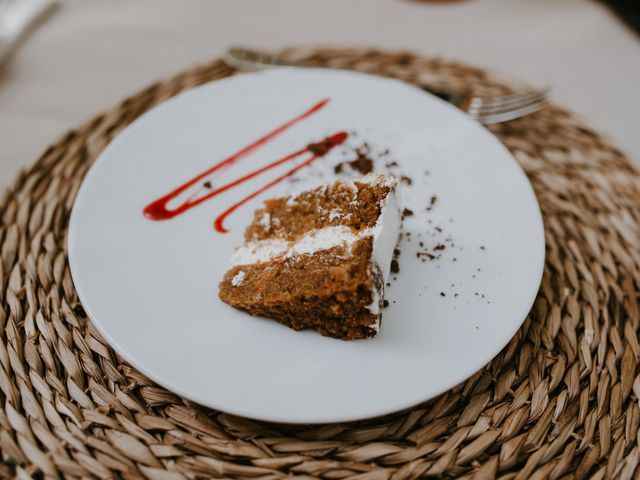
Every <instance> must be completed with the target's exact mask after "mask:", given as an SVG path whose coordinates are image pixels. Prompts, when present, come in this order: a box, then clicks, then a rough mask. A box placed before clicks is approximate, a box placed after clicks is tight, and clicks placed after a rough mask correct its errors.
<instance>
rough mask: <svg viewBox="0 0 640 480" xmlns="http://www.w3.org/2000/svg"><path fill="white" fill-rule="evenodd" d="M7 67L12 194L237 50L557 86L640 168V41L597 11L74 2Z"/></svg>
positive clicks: (2, 105) (588, 6) (391, 0)
mask: <svg viewBox="0 0 640 480" xmlns="http://www.w3.org/2000/svg"><path fill="white" fill-rule="evenodd" d="M61 3H62V7H61V8H60V9H59V10H58V11H57V12H56V13H55V14H54V15H53V17H51V18H50V19H49V20H48V21H47V22H46V23H45V24H44V26H42V27H41V28H40V29H39V30H37V31H36V33H35V34H34V35H33V36H32V37H30V38H29V39H28V41H27V42H26V44H25V45H23V47H22V48H21V49H20V50H19V51H18V52H17V55H16V56H15V57H14V58H13V59H12V61H11V62H10V63H9V64H8V65H7V66H6V67H5V68H4V69H3V70H0V188H4V187H5V186H6V185H8V184H9V183H10V182H11V180H12V178H13V177H14V175H15V174H16V173H17V172H18V170H19V168H21V167H22V166H25V165H27V164H29V163H30V162H31V161H33V160H34V159H35V158H36V157H37V156H38V155H39V154H40V153H41V151H42V150H43V149H44V148H46V146H47V145H48V144H49V143H51V142H52V141H54V140H55V139H56V138H57V137H58V136H59V135H60V134H61V133H63V132H64V131H65V130H67V129H68V128H70V127H73V126H75V125H77V124H79V123H80V122H82V121H83V120H85V119H87V118H88V117H89V116H91V115H92V114H93V113H96V112H97V111H98V110H100V109H103V108H105V107H109V106H111V105H113V104H114V103H115V102H117V101H119V100H121V99H122V98H123V97H124V96H125V95H128V94H130V93H132V92H134V91H135V90H137V89H139V88H141V87H144V86H145V85H147V84H149V83H150V82H152V81H154V80H157V79H160V78H162V77H166V76H169V75H171V74H173V73H175V72H177V71H178V70H180V69H184V68H186V67H189V66H191V65H193V64H194V63H198V62H201V61H204V60H207V59H209V58H211V57H213V56H214V55H217V54H219V53H221V52H223V51H224V49H225V47H226V46H228V45H231V44H238V43H239V44H245V45H253V46H258V47H263V48H270V47H279V46H285V45H297V44H303V45H313V44H325V45H369V46H378V47H385V48H408V49H412V50H415V51H418V52H422V53H425V54H428V55H444V56H447V57H451V58H456V59H460V60H464V61H467V62H471V63H474V64H476V65H479V66H484V67H488V68H490V69H495V70H498V71H503V72H507V73H510V74H513V75H515V76H518V77H521V78H523V79H527V80H529V81H531V82H533V83H535V84H549V85H551V86H552V87H553V100H554V101H556V102H557V103H559V104H561V105H564V106H567V107H569V108H570V109H572V110H574V111H575V112H578V113H579V114H580V115H582V116H583V117H584V118H586V120H587V121H588V123H589V124H591V125H592V126H593V127H595V128H596V129H598V130H600V131H601V132H603V133H606V134H607V135H609V136H610V137H611V138H612V139H613V141H614V142H615V143H616V144H617V145H618V146H619V147H621V148H622V149H623V150H625V151H626V152H627V153H628V154H629V155H630V156H631V158H633V159H634V160H635V161H637V162H640V127H639V125H640V121H639V119H638V117H639V114H640V93H639V92H640V41H639V39H638V37H637V36H636V35H635V34H634V33H633V32H632V31H631V30H629V29H627V28H626V27H625V26H624V25H623V24H622V23H621V22H620V21H619V20H618V19H617V18H616V17H614V16H613V15H612V14H611V13H610V12H609V11H608V10H607V9H606V8H604V7H602V6H601V5H600V4H597V3H595V2H591V1H587V0H561V1H558V0H466V1H460V2H441V3H425V2H420V1H411V0H317V1H311V0H228V1H222V0H218V1H215V0H189V1H186V0H110V1H98V0H64V1H62V2H61Z"/></svg>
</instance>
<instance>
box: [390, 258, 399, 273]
mask: <svg viewBox="0 0 640 480" xmlns="http://www.w3.org/2000/svg"><path fill="white" fill-rule="evenodd" d="M398 272H400V264H399V263H398V260H396V259H395V258H394V259H393V260H391V273H398Z"/></svg>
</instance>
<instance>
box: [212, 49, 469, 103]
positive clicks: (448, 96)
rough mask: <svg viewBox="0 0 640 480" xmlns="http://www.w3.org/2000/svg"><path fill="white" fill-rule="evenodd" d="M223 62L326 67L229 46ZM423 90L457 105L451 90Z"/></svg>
mask: <svg viewBox="0 0 640 480" xmlns="http://www.w3.org/2000/svg"><path fill="white" fill-rule="evenodd" d="M224 62H225V63H226V64H227V65H229V66H231V67H234V68H237V69H238V70H260V69H265V68H272V67H297V68H304V67H316V68H326V67H322V66H321V65H310V64H306V63H302V62H291V61H288V60H285V59H283V58H282V57H279V56H278V55H273V54H271V53H267V52H261V51H259V50H254V49H250V48H244V47H231V48H229V49H228V50H227V52H226V53H225V56H224ZM420 88H421V89H422V90H424V91H425V92H428V93H431V94H432V95H435V96H436V97H438V98H440V99H442V100H444V101H445V102H448V103H452V104H453V105H457V104H458V102H459V101H460V97H459V96H458V95H455V94H453V93H451V92H446V91H443V90H433V89H431V88H427V87H420Z"/></svg>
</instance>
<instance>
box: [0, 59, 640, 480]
mask: <svg viewBox="0 0 640 480" xmlns="http://www.w3.org/2000/svg"><path fill="white" fill-rule="evenodd" d="M285 53H286V55H288V56H289V57H290V58H291V59H298V60H306V61H309V62H312V63H317V64H322V65H330V66H334V67H348V68H353V69H357V70H362V71H369V72H375V73H379V74H384V75H390V76H393V77H398V78H401V79H404V80H408V81H411V82H414V83H417V84H419V85H422V86H428V87H431V88H436V89H448V90H454V91H458V92H474V93H477V94H495V93H501V92H504V91H507V90H508V89H509V86H508V85H506V84H504V83H501V82H500V81H499V80H496V79H495V78H493V77H492V76H491V75H489V74H488V73H486V72H485V71H483V70H481V69H477V68H472V67H469V66H465V65H461V64H459V63H455V62H451V61H445V60H442V59H425V58H422V57H418V56H415V55H412V54H408V53H403V52H380V51H372V50H363V49H355V50H345V49H321V50H312V49H292V50H287V51H286V52H285ZM233 73H234V72H233V70H232V69H230V68H228V67H227V66H225V65H224V64H223V63H221V62H220V61H218V60H214V61H212V62H211V63H209V64H206V65H203V66H200V67H197V68H193V69H190V70H188V71H186V72H184V73H181V74H180V75H178V76H176V77H174V78H172V79H170V80H167V81H163V82H160V83H156V84H154V85H152V86H151V87H149V88H147V89H145V90H144V91H142V92H140V93H138V94H136V95H134V96H132V97H130V98H128V99H127V100H125V101H124V102H122V103H121V104H120V105H118V106H117V107H115V108H113V109H112V110H110V111H108V112H107V113H104V114H101V115H99V116H97V117H95V118H94V119H92V120H91V121H89V122H87V123H86V124H84V125H82V126H81V127H79V128H77V129H75V130H72V131H70V132H68V133H67V134H66V135H64V137H63V138H61V139H60V140H59V141H58V142H57V143H55V144H54V145H52V146H51V147H50V148H49V149H48V150H47V151H46V152H45V153H44V154H43V155H42V157H41V158H40V159H39V160H38V161H37V162H36V163H35V164H34V165H33V166H32V167H31V168H29V169H28V170H27V171H26V172H24V173H22V174H21V175H20V176H19V178H18V179H17V180H16V181H15V182H14V184H13V186H12V188H11V189H10V191H8V192H7V193H6V195H5V197H4V199H3V201H2V207H1V208H2V224H1V227H0V244H1V249H0V255H1V264H0V285H1V287H2V288H1V291H0V297H1V300H2V302H1V305H2V308H1V310H0V327H1V330H0V331H1V332H2V342H0V367H1V368H0V391H1V392H2V393H1V396H2V399H1V400H2V404H1V405H2V409H1V410H0V449H1V455H2V461H3V462H2V464H1V465H0V474H1V475H3V476H6V477H14V476H16V475H17V476H19V477H20V478H32V477H34V478H41V477H43V476H45V477H47V478H59V477H66V478H79V477H100V478H150V479H157V480H165V479H179V478H210V477H234V478H235V477H237V478H244V477H246V478H280V477H284V476H311V477H323V478H327V479H343V478H358V479H365V478H366V479H388V478H393V479H405V478H418V477H425V476H442V477H469V478H471V477H473V478H483V479H484V478H494V477H496V478H509V479H511V478H516V479H527V478H553V479H555V478H563V477H564V478H585V477H591V476H593V477H594V478H629V479H630V478H633V477H634V476H635V478H638V477H637V475H638V474H637V472H636V470H637V466H638V463H639V461H640V450H639V447H638V444H639V433H638V427H639V424H640V408H639V401H638V398H639V397H640V376H639V375H638V359H639V358H638V355H639V354H640V349H639V347H638V323H639V319H638V293H639V286H640V226H639V225H640V189H639V186H640V175H639V172H638V171H637V170H636V169H635V168H634V167H633V166H632V165H631V164H630V162H629V161H628V160H627V159H626V158H625V157H624V155H623V154H622V153H620V151H618V150H616V149H615V148H613V147H612V146H610V145H609V144H608V143H607V142H606V141H604V140H603V139H602V138H601V137H600V136H599V135H598V134H596V133H594V132H593V131H591V130H590V129H588V128H587V127H585V126H583V125H582V124H581V123H580V122H579V121H578V120H576V118H574V117H573V116H572V115H571V114H569V113H567V112H566V111H564V110H562V109H560V108H557V107H555V106H551V107H549V108H547V109H546V110H544V111H542V112H540V113H537V114H535V115H532V116H529V117H526V118H523V119H520V120H516V121H512V122H509V123H506V124H502V125H496V126H493V127H491V130H492V131H493V132H494V133H495V134H496V135H497V136H498V137H499V138H500V139H501V140H502V141H503V142H504V143H505V145H506V146H507V147H508V148H509V149H510V150H511V152H513V154H514V155H515V157H516V159H517V160H518V161H519V162H520V164H521V165H522V167H523V168H524V169H525V171H526V173H527V175H528V176H529V178H530V180H531V182H532V184H533V187H534V189H535V191H536V194H537V196H538V199H539V202H540V206H541V208H542V212H543V215H544V221H545V226H546V241H547V262H546V267H545V272H544V278H543V282H542V287H541V289H540V293H539V295H538V298H537V300H536V302H535V305H534V307H533V309H532V312H531V314H530V315H529V317H528V318H527V320H526V321H525V323H524V325H523V326H522V328H521V329H520V331H519V332H518V334H517V335H516V336H515V337H514V338H513V340H512V341H511V342H510V343H509V345H508V346H507V347H506V348H505V349H504V350H503V351H502V352H501V353H500V354H499V355H498V356H497V357H496V358H495V359H494V360H493V361H492V362H491V363H490V364H489V365H488V366H487V367H486V368H484V369H483V370H482V371H480V372H478V373H477V374H475V375H474V376H473V377H471V378H470V379H468V380H467V381H466V382H465V383H464V384H462V385H460V386H458V387H457V388H454V389H452V390H451V391H449V392H447V393H445V394H443V395H441V396H440V397H438V398H436V399H434V400H432V401H430V402H428V403H425V404H423V405H420V406H418V407H415V408H413V409H411V410H408V411H404V412H400V413H397V414H394V415H389V416H386V417H383V418H377V419H372V420H369V421H364V422H357V423H342V424H332V425H322V426H284V425H273V424H265V423H261V422H255V421H250V420H247V419H242V418H238V417H234V416H231V415H227V414H224V413H221V412H216V411H212V410H208V409H204V408H201V407H198V406H196V405H194V404H192V403H190V402H188V401H186V400H184V399H181V398H179V397H177V396H175V395H174V394H172V393H170V392H168V391H166V390H164V389H163V388H160V387H158V386H156V385H154V384H153V383H152V382H151V381H149V380H148V379H147V378H145V377H144V376H143V375H142V374H140V373H139V372H137V371H136V370H135V369H133V368H132V367H130V366H129V365H127V364H126V363H124V362H123V361H122V360H121V359H119V358H118V356H117V355H116V354H115V353H114V352H113V351H112V350H111V348H109V346H108V345H107V344H106V342H105V341H104V340H103V339H102V338H101V337H100V335H99V334H98V333H97V331H96V330H95V328H94V327H93V325H92V324H91V322H90V321H89V320H88V319H87V317H86V315H85V313H84V311H83V309H82V307H81V306H80V304H79V302H78V298H77V296H76V293H75V291H74V287H73V283H72V281H71V276H70V273H69V266H68V263H67V255H66V233H67V223H68V219H69V213H70V211H71V206H72V204H73V199H74V197H75V194H76V192H77V190H78V187H79V185H80V183H81V181H82V179H83V177H84V175H85V173H86V172H87V169H88V168H89V167H90V166H91V164H92V162H93V161H94V160H95V158H96V157H97V155H98V154H99V153H100V152H101V151H102V150H103V148H104V147H105V145H106V144H107V143H108V142H109V141H110V140H111V139H112V138H113V137H114V136H115V135H116V134H117V133H118V132H120V131H121V130H122V129H123V128H124V127H125V126H127V125H128V124H129V123H130V122H132V121H133V120H134V119H136V118H137V117H138V116H139V115H140V114H142V113H143V112H145V111H146V110H148V109H149V108H151V107H153V106H154V105H157V104H158V103H159V102H161V101H163V100H165V99H167V98H169V97H171V96H172V95H175V94H177V93H179V92H181V91H183V90H185V89H188V88H190V87H193V86H195V85H199V84H202V83H204V82H208V81H211V80H215V79H218V78H222V77H226V76H228V75H232V74H233ZM505 294H507V295H508V292H505ZM114 301H118V300H117V298H114ZM460 354H461V355H463V354H464V353H463V352H461V353H460ZM203 381H209V380H207V379H203ZM415 381H416V382H420V381H428V379H421V378H416V379H415Z"/></svg>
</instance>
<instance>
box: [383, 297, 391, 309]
mask: <svg viewBox="0 0 640 480" xmlns="http://www.w3.org/2000/svg"><path fill="white" fill-rule="evenodd" d="M388 306H389V300H386V299H385V300H384V301H383V302H382V308H387V307H388Z"/></svg>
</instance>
